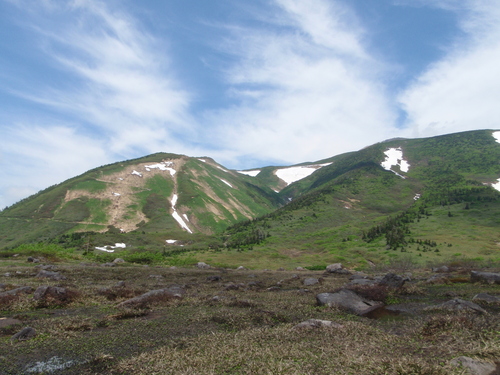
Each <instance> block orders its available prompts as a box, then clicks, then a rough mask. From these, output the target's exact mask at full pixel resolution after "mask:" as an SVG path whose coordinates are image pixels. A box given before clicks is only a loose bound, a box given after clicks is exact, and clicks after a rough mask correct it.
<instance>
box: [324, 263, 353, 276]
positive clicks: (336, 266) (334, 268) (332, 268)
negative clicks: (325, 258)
mask: <svg viewBox="0 0 500 375" xmlns="http://www.w3.org/2000/svg"><path fill="white" fill-rule="evenodd" d="M326 272H328V273H338V274H341V275H349V274H350V272H349V271H348V270H346V269H345V268H344V267H343V266H342V263H333V264H330V265H328V266H326Z"/></svg>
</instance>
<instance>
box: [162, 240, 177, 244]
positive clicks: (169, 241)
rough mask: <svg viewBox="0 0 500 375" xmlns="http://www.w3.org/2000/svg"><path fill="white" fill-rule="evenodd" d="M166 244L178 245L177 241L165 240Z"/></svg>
mask: <svg viewBox="0 0 500 375" xmlns="http://www.w3.org/2000/svg"><path fill="white" fill-rule="evenodd" d="M165 242H166V243H170V244H173V243H176V242H177V240H165Z"/></svg>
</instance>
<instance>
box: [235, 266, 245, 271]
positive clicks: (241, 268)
mask: <svg viewBox="0 0 500 375" xmlns="http://www.w3.org/2000/svg"><path fill="white" fill-rule="evenodd" d="M236 270H237V271H243V270H246V268H245V267H243V266H239V267H238V268H236Z"/></svg>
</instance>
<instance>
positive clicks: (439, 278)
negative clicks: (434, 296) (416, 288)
mask: <svg viewBox="0 0 500 375" xmlns="http://www.w3.org/2000/svg"><path fill="white" fill-rule="evenodd" d="M425 283H426V284H449V283H450V278H449V277H448V276H447V275H432V276H431V277H429V278H428V279H427V280H426V281H425Z"/></svg>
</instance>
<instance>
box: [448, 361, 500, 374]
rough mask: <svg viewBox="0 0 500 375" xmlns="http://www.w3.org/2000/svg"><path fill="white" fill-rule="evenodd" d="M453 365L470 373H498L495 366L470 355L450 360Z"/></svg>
mask: <svg viewBox="0 0 500 375" xmlns="http://www.w3.org/2000/svg"><path fill="white" fill-rule="evenodd" d="M450 363H451V364H452V365H453V366H455V367H460V368H463V369H466V370H467V373H468V374H470V375H493V374H498V372H497V371H496V370H497V366H495V365H493V364H491V363H488V362H483V361H478V360H475V359H472V358H470V357H464V356H462V357H457V358H454V359H452V360H451V362H450Z"/></svg>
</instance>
